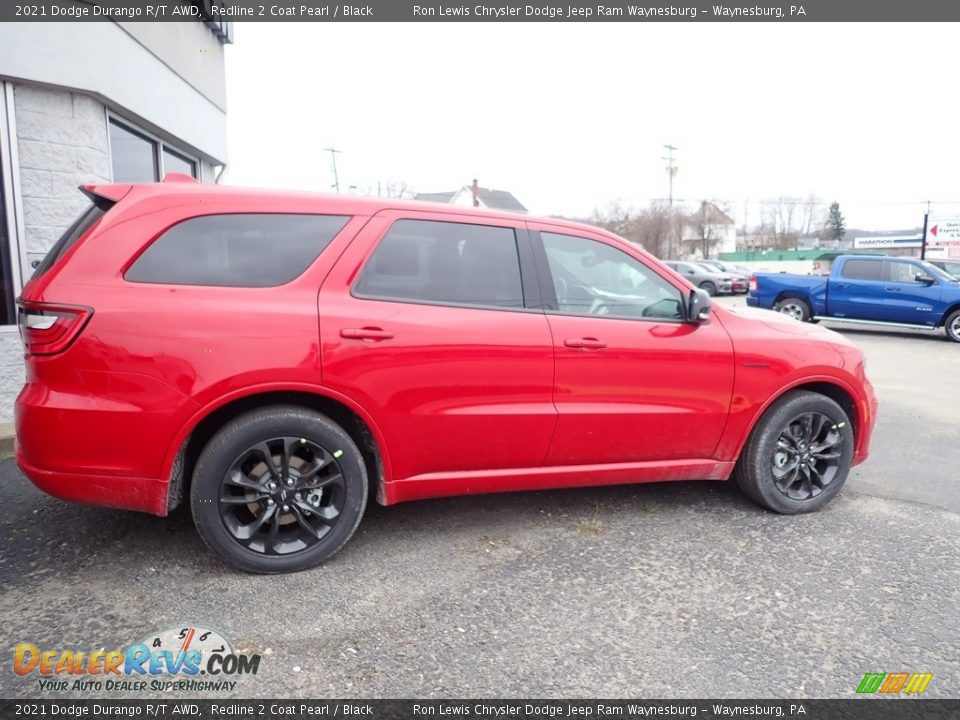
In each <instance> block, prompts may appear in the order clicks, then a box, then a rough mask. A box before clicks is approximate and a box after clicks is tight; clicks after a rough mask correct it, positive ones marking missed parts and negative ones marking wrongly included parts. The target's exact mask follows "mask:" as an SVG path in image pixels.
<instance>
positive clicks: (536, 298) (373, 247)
mask: <svg viewBox="0 0 960 720" xmlns="http://www.w3.org/2000/svg"><path fill="white" fill-rule="evenodd" d="M403 220H416V221H425V222H443V223H447V224H453V225H478V226H480V227H488V228H494V229H500V230H512V231H513V234H514V241H515V242H516V246H517V261H518V263H519V265H520V287H521V291H522V293H523V307H503V306H502V305H481V304H477V303H471V304H466V303H455V302H447V301H443V300H426V299H420V298H394V297H383V296H379V295H367V294H364V293H361V292H359V291H358V290H357V285H358V284H359V283H360V279H361V278H362V277H363V271H364V270H365V269H366V267H367V265H368V263H370V261H371V260H372V259H373V255H374V253H376V251H377V248H379V247H380V244H381V243H382V242H383V240H384V239H385V238H386V237H387V235H389V234H390V231H391V230H392V229H393V227H394V225H396V224H397V223H398V222H400V221H403ZM490 220H494V221H496V220H499V218H490ZM535 265H536V261H535V258H534V254H533V249H532V243H531V240H530V232H529V231H528V230H527V228H526V227H525V226H524V225H523V224H512V223H502V222H500V223H498V222H490V221H488V220H487V219H486V218H478V217H471V216H462V215H452V214H451V215H447V214H441V213H437V214H431V213H409V214H407V213H404V214H399V213H398V214H396V215H391V216H390V218H389V224H388V225H387V226H386V227H385V228H384V229H383V231H382V232H380V233H378V235H377V237H376V239H375V240H374V241H373V242H372V243H371V244H370V248H369V251H368V252H367V253H366V254H365V255H364V257H363V259H362V260H361V261H360V264H359V265H358V267H357V271H356V276H355V277H354V278H353V280H352V281H351V283H350V297H352V298H353V299H355V300H361V301H371V302H389V303H401V304H403V305H421V306H426V307H451V308H461V309H464V310H485V311H491V310H493V311H499V312H522V313H530V312H535V313H543V307H542V300H541V296H542V294H541V291H540V284H539V282H538V281H537V272H536V267H535Z"/></svg>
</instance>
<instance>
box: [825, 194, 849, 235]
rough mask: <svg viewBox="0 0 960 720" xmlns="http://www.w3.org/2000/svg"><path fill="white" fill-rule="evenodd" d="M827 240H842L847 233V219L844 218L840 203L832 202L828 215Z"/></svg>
mask: <svg viewBox="0 0 960 720" xmlns="http://www.w3.org/2000/svg"><path fill="white" fill-rule="evenodd" d="M825 230H826V234H827V240H835V241H838V242H839V241H840V240H843V236H844V235H846V233H847V226H846V221H845V220H844V219H843V213H841V212H840V203H837V202H835V203H830V212H829V213H828V215H827V224H826V227H825Z"/></svg>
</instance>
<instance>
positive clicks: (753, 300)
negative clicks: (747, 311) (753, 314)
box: [747, 293, 760, 308]
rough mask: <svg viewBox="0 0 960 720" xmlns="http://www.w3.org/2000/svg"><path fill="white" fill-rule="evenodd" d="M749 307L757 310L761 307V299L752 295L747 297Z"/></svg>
mask: <svg viewBox="0 0 960 720" xmlns="http://www.w3.org/2000/svg"><path fill="white" fill-rule="evenodd" d="M747 305H749V306H750V307H755V308H758V307H760V298H758V297H757V296H756V295H754V294H752V293H751V294H749V295H747Z"/></svg>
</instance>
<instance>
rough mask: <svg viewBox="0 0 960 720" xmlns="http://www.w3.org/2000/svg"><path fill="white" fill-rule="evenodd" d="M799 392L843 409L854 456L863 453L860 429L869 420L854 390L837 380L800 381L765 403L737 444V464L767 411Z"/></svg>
mask: <svg viewBox="0 0 960 720" xmlns="http://www.w3.org/2000/svg"><path fill="white" fill-rule="evenodd" d="M798 390H805V391H807V392H813V393H817V394H819V395H824V396H826V397H828V398H830V399H831V400H833V401H834V402H836V403H837V405H839V406H840V407H841V408H843V411H844V412H845V413H846V414H847V417H848V418H850V424H851V426H852V430H853V438H854V448H855V451H854V455H855V456H856V455H857V454H859V452H861V450H862V445H861V443H862V441H863V440H862V434H861V432H860V428H861V427H863V425H864V423H867V422H868V419H867V418H866V417H864V416H863V412H864V410H863V407H864V405H863V403H861V402H858V399H857V395H856V393H855V392H854V390H853V388H852V387H850V386H849V385H847V384H846V383H844V382H843V381H841V380H839V379H837V378H814V379H805V380H799V381H797V382H796V383H794V384H792V385H788V386H786V387H783V388H781V389H780V390H779V392H777V393H775V394H773V395H772V396H771V397H770V398H769V399H768V400H767V402H766V403H764V405H763V406H762V407H761V408H760V409H759V410H758V411H757V413H756V415H754V417H753V419H752V420H751V422H750V424H749V426H748V428H747V431H746V432H745V433H744V434H743V437H741V438H740V441H739V443H738V444H737V449H736V453H735V454H734V456H733V461H734V462H735V463H736V462H739V460H740V457H741V455H742V454H743V449H744V448H745V447H746V446H747V443H748V442H749V441H750V437H751V436H752V435H753V433H754V431H755V430H756V429H757V426H758V425H759V424H760V421H761V420H762V419H763V416H764V415H766V413H767V411H768V410H770V408H771V407H773V405H774V404H776V403H777V402H779V401H780V400H781V399H782V398H784V397H785V396H787V395H789V394H790V393H793V392H797V391H798Z"/></svg>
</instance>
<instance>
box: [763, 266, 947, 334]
mask: <svg viewBox="0 0 960 720" xmlns="http://www.w3.org/2000/svg"><path fill="white" fill-rule="evenodd" d="M747 305H750V306H752V307H759V308H767V309H770V310H777V311H779V312H782V313H784V314H786V315H790V316H792V317H794V318H796V319H797V320H805V321H810V320H830V321H831V322H853V323H867V324H875V325H895V326H901V327H911V328H919V329H923V330H937V329H938V328H941V327H942V328H943V329H944V330H945V331H946V334H947V337H948V338H949V339H950V340H953V342H960V281H958V280H957V278H956V277H954V276H953V275H950V274H948V273H947V272H945V271H943V270H941V269H940V268H938V267H936V266H935V265H931V264H930V263H928V262H924V261H923V260H917V259H914V258H906V257H884V256H866V255H841V256H840V257H838V258H837V259H836V260H834V261H833V267H832V268H831V270H830V275H829V276H817V275H787V274H784V273H757V274H755V275H754V276H753V277H752V278H751V279H750V293H749V294H748V295H747Z"/></svg>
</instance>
